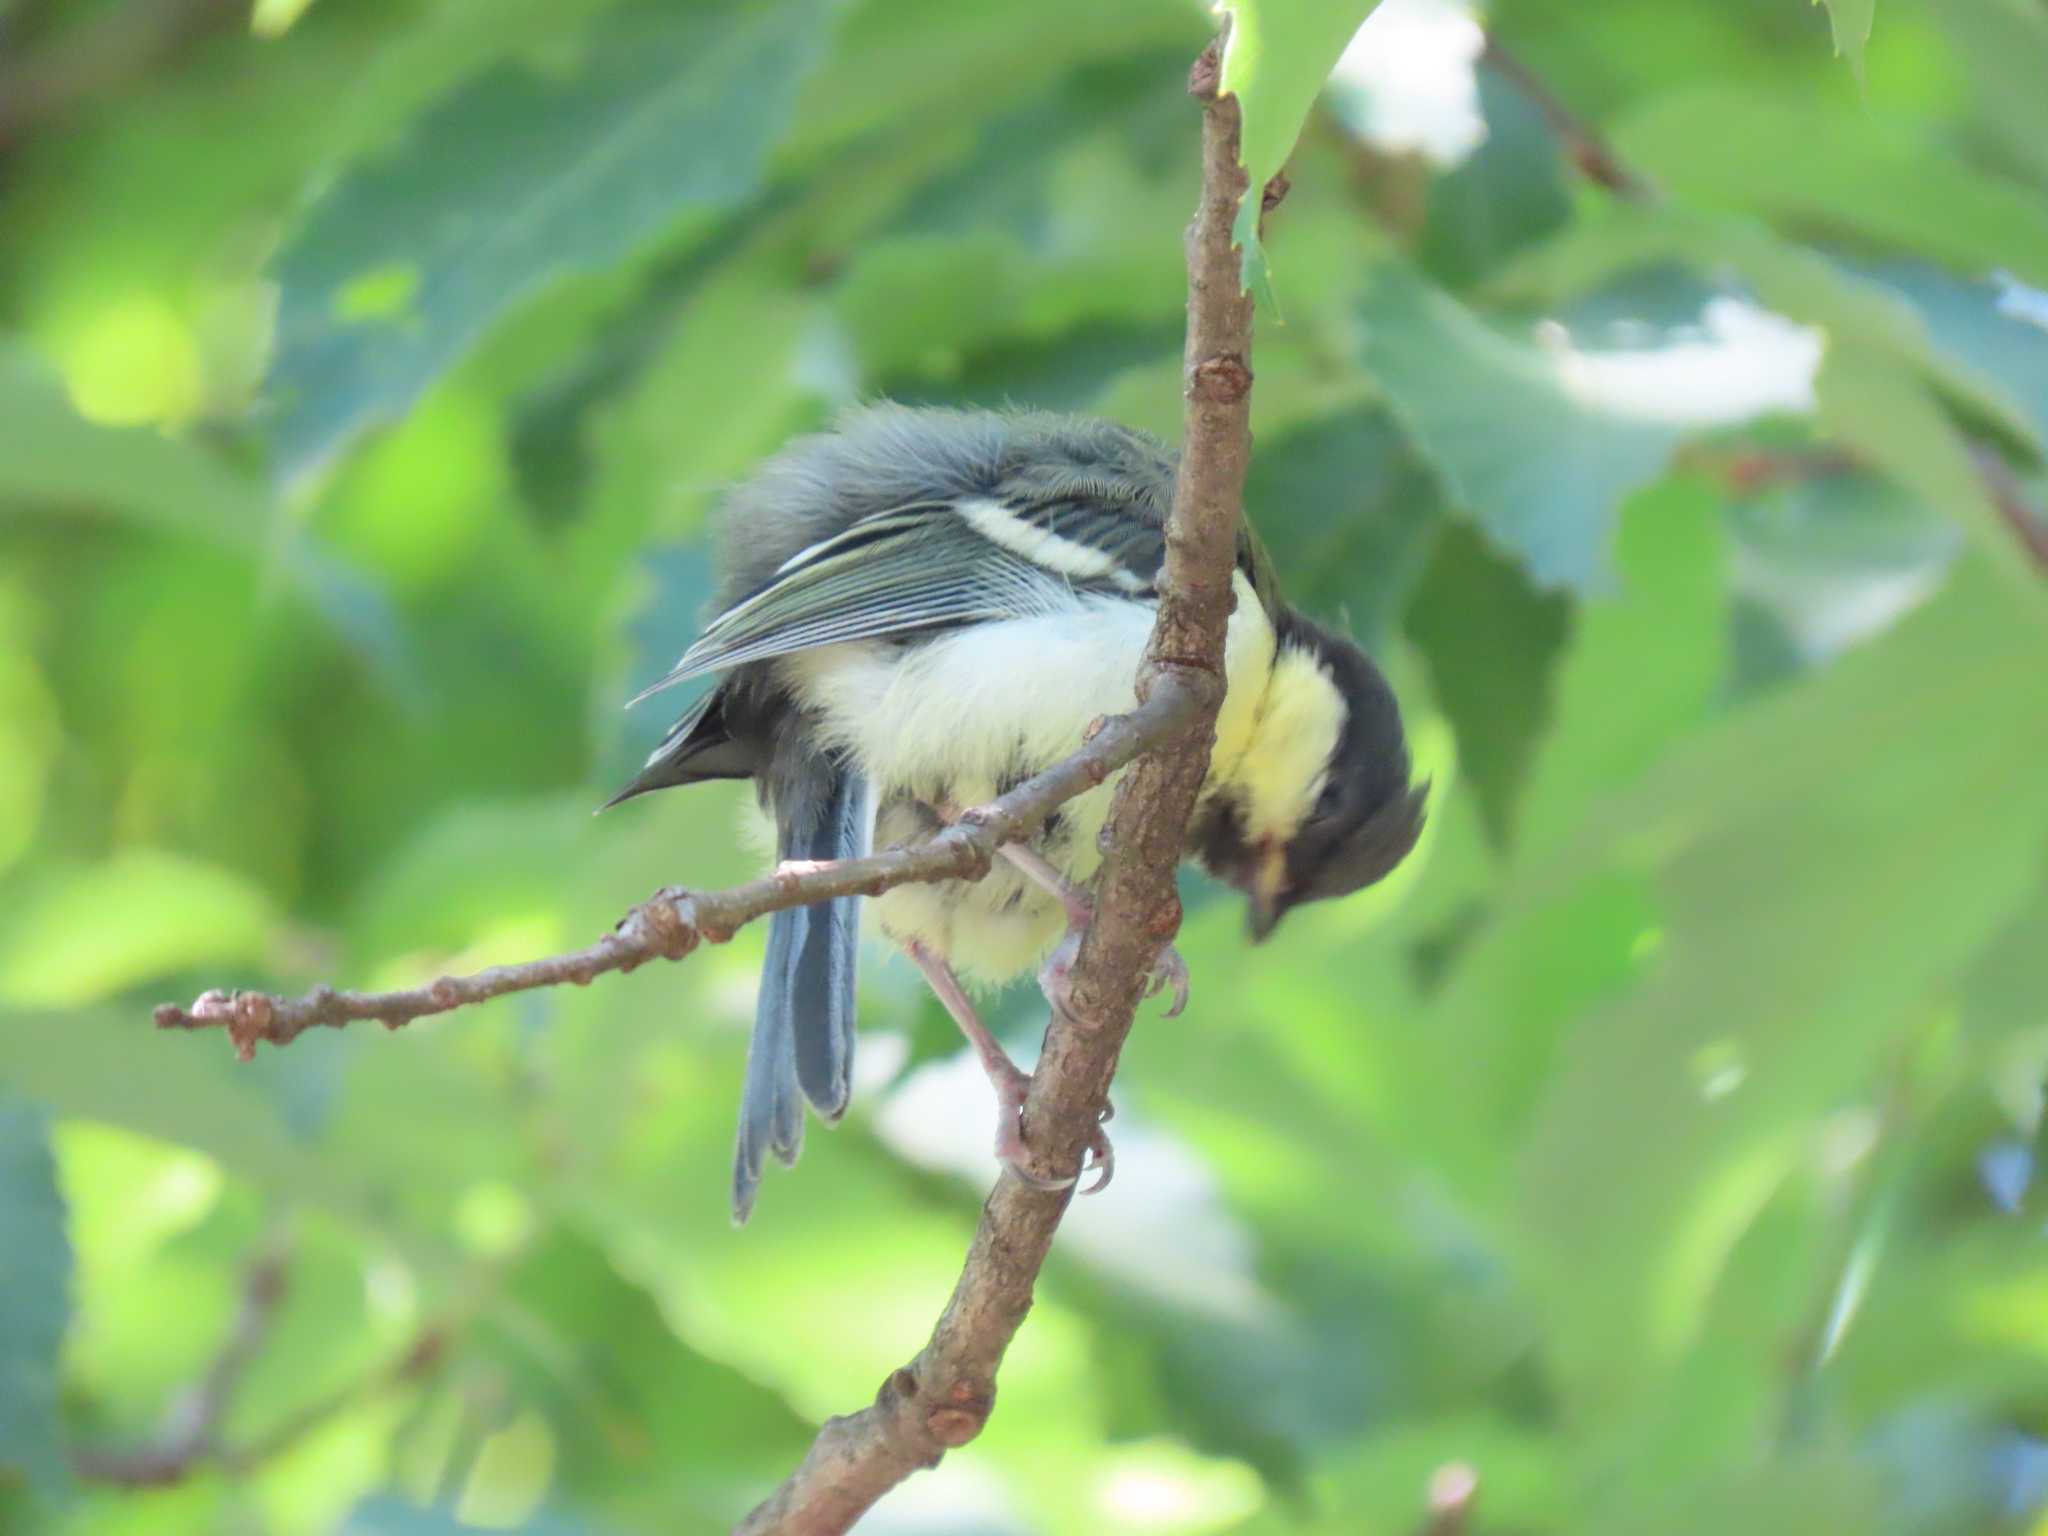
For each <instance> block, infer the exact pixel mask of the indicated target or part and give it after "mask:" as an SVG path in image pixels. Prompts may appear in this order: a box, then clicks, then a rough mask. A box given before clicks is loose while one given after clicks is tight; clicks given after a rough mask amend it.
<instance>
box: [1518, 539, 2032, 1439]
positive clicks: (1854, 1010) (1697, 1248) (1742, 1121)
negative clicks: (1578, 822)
mask: <svg viewBox="0 0 2048 1536" xmlns="http://www.w3.org/2000/svg"><path fill="white" fill-rule="evenodd" d="M2029 612H2030V610H2029V609H2028V608H2027V607H2026V605H2025V604H2024V603H2022V602H2021V601H2020V600H2018V599H2016V598H2015V597H2013V596H2012V595H2010V594H2009V593H2008V592H2007V591H2006V590H2005V589H2004V588H2002V587H2001V585H2000V584H1999V583H1998V582H1997V581H1996V580H1995V579H1994V578H1993V577H1992V576H1991V574H1990V573H1989V572H1988V571H1987V570H1986V569H1985V568H1984V566H1983V564H1982V563H1981V562H1970V563H1968V564H1966V565H1964V566H1962V567H1959V569H1958V571H1957V574H1956V575H1955V577H1954V578H1953V579H1952V580H1951V582H1950V584H1949V586H1948V588H1947V589H1946V590H1945V591H1944V592H1943V593H1942V595H1941V596H1940V597H1939V598H1938V599H1936V600H1935V601H1933V602H1931V603H1930V604H1929V605H1928V606H1926V607H1925V608H1924V609H1922V610H1921V611H1920V612H1918V613H1917V614H1915V615H1914V616H1913V617H1912V618H1910V619H1908V620H1907V621H1905V622H1904V623H1902V624H1901V625H1899V626H1898V627H1897V628H1896V629H1894V630H1893V631H1891V632H1890V633H1889V634H1887V635H1886V636H1885V637H1883V638H1882V639H1880V640H1878V641H1875V642H1873V643H1871V644H1869V645H1867V646H1865V647H1864V648H1862V649H1860V650H1858V651H1855V652H1852V653H1850V654H1849V655H1848V656H1846V657H1844V658H1843V659H1842V660H1841V661H1839V662H1837V663H1836V664H1835V665H1834V666H1833V667H1832V668H1830V669H1829V670H1828V671H1827V672H1825V673H1823V674H1820V675H1819V676H1817V677H1815V678H1814V679H1812V680H1811V681H1807V682H1802V683H1800V684H1798V685H1794V686H1789V687H1785V688H1781V689H1780V690H1779V691H1777V692H1776V693H1775V694H1773V695H1771V696H1769V698H1768V699H1767V700H1766V701H1764V702H1762V703H1760V704H1757V705H1754V706H1752V707H1750V708H1748V709H1746V710H1744V711H1742V712H1741V713H1739V714H1738V715H1736V716H1734V717H1732V718H1730V719H1728V720H1727V721H1726V722H1725V723H1724V724H1722V725H1721V726H1720V727H1719V728H1718V729H1715V730H1712V731H1710V732H1708V733H1707V734H1704V735H1702V736H1698V737H1696V738H1694V739H1693V740H1692V741H1691V742H1690V743H1688V744H1687V746H1686V747H1685V748H1684V749H1683V750H1681V751H1677V752H1674V753H1672V754H1670V755H1669V756H1667V757H1666V759H1665V760H1664V761H1663V762H1662V763H1661V764H1659V765H1658V767H1657V768H1656V769H1654V770H1653V771H1652V772H1651V773H1649V774H1648V775H1647V776H1645V777H1644V778H1642V779H1641V780H1640V781H1638V783H1637V785H1636V786H1635V787H1634V788H1633V789H1632V790H1630V791H1629V792H1628V793H1627V794H1626V795H1625V796H1623V797H1621V798H1619V799H1618V800H1617V799H1614V798H1611V797H1610V799H1609V800H1608V801H1607V802H1606V803H1605V804H1604V805H1602V806H1601V807H1600V808H1599V811H1598V814H1597V816H1596V817H1595V818H1593V819H1592V820H1591V821H1590V822H1589V830H1590V829H1597V830H1595V831H1593V832H1592V835H1591V837H1590V840H1589V841H1588V842H1587V843H1586V844H1584V845H1583V846H1582V853H1583V851H1584V849H1585V848H1590V847H1594V846H1597V847H1599V848H1602V849H1605V850H1607V855H1608V858H1609V860H1610V861H1619V862H1620V863H1621V864H1622V865H1624V866H1630V865H1633V866H1636V867H1644V866H1647V868H1648V869H1649V870H1650V871H1651V872H1652V874H1653V878H1654V883H1655V890H1656V897H1657V905H1658V908H1659V909H1660V914H1661V926H1660V929H1659V932H1658V935H1657V940H1656V943H1655V945H1654V947H1653V948H1651V949H1650V950H1648V951H1647V952H1646V953H1647V955H1648V957H1649V958H1650V962H1651V965H1650V970H1649V972H1648V975H1647V979H1646V980H1645V982H1644V984H1643V985H1641V986H1640V987H1638V988H1637V989H1636V990H1635V991H1633V992H1632V993H1631V994H1630V995H1629V996H1628V997H1627V998H1626V999H1625V1000H1624V1001H1621V1002H1619V1003H1617V1004H1616V1005H1615V1006H1612V1007H1610V1008H1607V1009H1605V1010H1602V1011H1599V1012H1595V1013H1593V1014H1592V1015H1591V1016H1590V1017H1589V1018H1587V1019H1586V1020H1585V1021H1584V1022H1583V1023H1582V1024H1581V1025H1580V1027H1579V1028H1578V1030H1577V1031H1576V1033H1575V1035H1574V1038H1573V1042H1572V1051H1571V1053H1570V1056H1569V1057H1568V1058H1567V1059H1565V1060H1564V1061H1563V1062H1562V1063H1561V1068H1562V1069H1561V1070H1560V1071H1559V1072H1558V1073H1557V1074H1556V1075H1555V1076H1554V1078H1553V1079H1552V1080H1551V1082H1550V1084H1549V1086H1548V1089H1547V1091H1546V1094H1545V1097H1544V1102H1543V1104H1542V1107H1541V1110H1540V1112H1539V1114H1538V1116H1537V1118H1536V1121H1535V1125H1534V1130H1533V1134H1532V1135H1531V1137H1530V1138H1529V1141H1528V1143H1527V1145H1526V1147H1525V1150H1524V1152H1523V1157H1522V1179H1521V1189H1520V1198H1519V1199H1518V1200H1517V1201H1516V1202H1515V1205H1514V1214H1515V1218H1516V1220H1517V1222H1518V1224H1519V1225H1520V1227H1521V1229H1522V1243H1523V1245H1524V1246H1525V1248H1526V1250H1527V1251H1528V1252H1529V1253H1530V1255H1531V1257H1532V1260H1533V1262H1532V1265H1531V1269H1530V1277H1531V1279H1532V1282H1533V1283H1535V1284H1536V1285H1537V1287H1538V1290H1539V1292H1540V1294H1541V1296H1542V1298H1543V1300H1542V1305H1543V1306H1544V1308H1545V1309H1546V1312H1547V1314H1548V1315H1549V1316H1550V1317H1551V1318H1552V1320H1553V1324H1554V1326H1555V1329H1556V1333H1555V1338H1556V1341H1557V1359H1558V1363H1559V1368H1560V1380H1561V1382H1562V1383H1563V1384H1564V1387H1565V1390H1566V1392H1567V1395H1568V1397H1570V1398H1572V1399H1573V1400H1576V1401H1581V1402H1591V1401H1596V1400H1597V1401H1602V1402H1614V1401H1625V1400H1626V1398H1625V1396H1624V1397H1622V1398H1619V1399H1618V1398H1617V1397H1616V1395H1615V1394H1616V1393H1617V1392H1623V1393H1625V1392H1626V1390H1627V1389H1629V1388H1631V1387H1643V1386H1646V1385H1647V1383H1649V1382H1650V1381H1653V1380H1654V1379H1655V1373H1656V1372H1657V1371H1658V1370H1659V1369H1662V1368H1669V1367H1670V1366H1671V1365H1672V1364H1673V1363H1674V1362H1675V1361H1676V1360H1678V1359H1679V1358H1680V1357H1681V1356H1683V1355H1684V1354H1685V1352H1686V1351H1688V1350H1689V1349H1690V1348H1691V1347H1692V1346H1693V1345H1694V1343H1695V1341H1697V1340H1698V1339H1699V1338H1700V1337H1701V1336H1700V1334H1699V1332H1698V1330H1699V1329H1700V1328H1701V1327H1702V1325H1703V1321H1704V1319H1705V1317H1706V1315H1707V1305H1708V1303H1709V1301H1710V1299H1711V1298H1712V1297H1713V1295H1714V1293H1715V1289H1716V1286H1717V1285H1718V1284H1719V1282H1720V1279H1721V1276H1722V1274H1723V1271H1724V1268H1725V1266H1726V1264H1727V1262H1728V1259H1729V1256H1730V1254H1731V1252H1732V1251H1733V1250H1734V1249H1735V1246H1736V1244H1737V1243H1738V1241H1739V1240H1740V1239H1741V1238H1742V1237H1743V1235H1744V1234H1745V1233H1746V1232H1747V1231H1748V1230H1750V1228H1751V1226H1752V1224H1753V1223H1754V1221H1755V1218H1756V1216H1757V1213H1758V1212H1759V1211H1760V1210H1762V1209H1763V1207H1764V1206H1765V1205H1766V1203H1767V1202H1768V1201H1769V1200H1770V1198H1771V1197H1772V1195H1773V1193H1774V1191H1775V1190H1776V1189H1777V1188H1778V1187H1779V1186H1780V1184H1781V1182H1782V1181H1783V1180H1784V1179H1785V1178H1787V1177H1788V1176H1789V1175H1790V1174H1791V1172H1792V1171H1793V1169H1794V1168H1795V1167H1796V1166H1797V1164H1798V1159H1799V1157H1800V1155H1801V1153H1800V1148H1801V1147H1802V1146H1804V1145H1806V1144H1807V1139H1808V1138H1810V1137H1811V1136H1812V1135H1813V1134H1815V1130H1816V1127H1817V1126H1818V1124H1819V1123H1820V1121H1821V1119H1822V1117H1823V1116H1825V1115H1826V1114H1828V1113H1829V1112H1831V1111H1832V1110H1834V1109H1835V1108H1837V1107H1838V1106H1839V1105H1840V1104H1841V1103H1842V1102H1844V1100H1845V1097H1846V1096H1847V1095H1849V1094H1852V1093H1854V1092H1856V1091H1857V1090H1858V1089H1859V1088H1861V1087H1863V1086H1864V1085H1866V1084H1867V1083H1868V1081H1869V1078H1870V1075H1871V1074H1872V1073H1873V1072H1874V1071H1875V1070H1876V1068H1877V1066H1878V1064H1879V1062H1880V1061H1881V1060H1882V1059H1883V1058H1884V1056H1885V1055H1886V1054H1887V1053H1888V1052H1889V1050H1890V1049H1891V1048H1892V1043H1893V1042H1894V1041H1895V1040H1896V1039H1897V1031H1898V1030H1899V1029H1900V1028H1901V1027H1902V1026H1903V1025H1904V1024H1905V1023H1906V1022H1907V1021H1908V1020H1909V1018H1910V1017H1912V1016H1913V1010H1914V1009H1915V1008H1916V1007H1917V1006H1922V1005H1923V1001H1922V1000H1923V999H1925V998H1926V997H1927V995H1928V993H1929V991H1930V989H1931V988H1933V987H1936V986H1938V985H1941V984H1943V983H1945V982H1946V981H1947V980H1948V979H1949V978H1950V977H1952V976H1953V975H1954V974H1955V973H1956V972H1957V970H1958V969H1959V968H1960V967H1961V966H1962V965H1964V964H1965V963H1966V962H1967V961H1968V960H1969V959H1970V958H1971V957H1972V956H1973V955H1974V954H1975V953H1976V952H1977V951H1978V950H1979V949H1981V947H1982V946H1983V945H1984V943H1985V942H1986V941H1987V940H1988V939H1989V938H1990V937H1991V936H1993V935H1994V934H1995V933H1996V932H1997V931H1998V930H1999V929H2000V928H2001V927H2002V925H2003V924H2004V923H2005V921H2006V919H2007V917H2008V915H2009V914H2010V913H2011V912H2012V911H2013V909H2014V908H2015V907H2016V906H2017V905H2018V903H2019V902H2020V901H2021V900H2022V899H2023V898H2024V897H2025V896H2026V895H2027V894H2028V893H2029V892H2030V891H2031V890H2032V889H2033V886H2034V884H2035V882H2036V881H2037V880H2038V877H2039V861H2040V850H2041V848H2042V846H2043V843H2044V839H2048V778H2044V776H2043V775H2042V774H2041V772H2040V769H2039V765H2040V762H2041V758H2042V754H2043V753H2044V752H2048V684H2044V682H2043V679H2044V677H2048V672H2044V669H2043V667H2042V665H2041V659H2042V655H2043V652H2044V649H2048V647H2044V644H2043V641H2042V639H2041V638H2040V636H2039V634H2038V632H2037V631H2036V630H2034V629H2033V628H2032V626H2031V625H2030V623H2029V622H2028V613H2029ZM1991 720H1997V721H1999V722H2001V724H2000V726H1999V728H1998V729H1996V730H1988V729H1987V728H1986V722H1987V721H1991ZM1575 867H1579V868H1583V867H1584V865H1583V864H1582V863H1580V862H1579V860H1577V859H1574V858H1572V857H1569V856H1567V857H1553V858H1551V859H1548V860H1545V861H1544V862H1543V864H1542V866H1541V867H1539V868H1536V869H1533V870H1532V871H1531V872H1530V877H1529V880H1528V882H1527V883H1526V887H1525V888H1527V889H1531V890H1540V889H1543V888H1545V887H1546V886H1547V885H1549V884H1551V883H1553V882H1555V881H1556V880H1557V879H1558V878H1559V876H1560V875H1561V874H1564V873H1566V872H1568V871H1570V870H1571V869H1573V868H1575ZM1768 1353H1769V1361H1768V1362H1767V1365H1765V1364H1760V1365H1759V1367H1758V1368H1759V1369H1764V1368H1767V1369H1768V1370H1769V1371H1771V1372H1776V1371H1778V1370H1779V1369H1781V1367H1780V1366H1779V1365H1778V1364H1777V1363H1776V1362H1777V1354H1776V1351H1775V1349H1772V1350H1770V1351H1769V1352H1768Z"/></svg>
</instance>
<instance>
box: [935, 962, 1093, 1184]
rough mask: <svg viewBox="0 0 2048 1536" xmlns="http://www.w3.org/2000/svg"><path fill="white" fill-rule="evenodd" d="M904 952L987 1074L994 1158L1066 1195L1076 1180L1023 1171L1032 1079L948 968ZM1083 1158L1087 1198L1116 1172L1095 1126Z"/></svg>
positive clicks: (1022, 1176) (1027, 1179) (1021, 1175)
mask: <svg viewBox="0 0 2048 1536" xmlns="http://www.w3.org/2000/svg"><path fill="white" fill-rule="evenodd" d="M903 951H904V953H905V954H907V955H909V956H910V958H911V959H912V960H913V961H914V962H915V963H916V965H917V968H918V969H919V970H920V971H923V972H924V979H925V980H926V981H928V982H930V983H931V988H932V991H933V992H934V993H935V994H936V995H937V997H938V999H939V1001H940V1002H941V1003H943V1004H945V1005H946V1012H948V1013H950V1014H951V1015H952V1016H953V1022H954V1023H955V1024H958V1025H959V1026H960V1033H961V1034H963V1035H965V1036H966V1037H967V1043H968V1044H969V1045H970V1046H972V1047H973V1048H974V1054H975V1056H976V1058H977V1059H978V1060H979V1061H980V1062H981V1070H982V1071H983V1072H985V1073H987V1074H988V1081H989V1086H990V1087H991V1088H993V1089H995V1092H996V1156H997V1158H998V1159H1000V1160H1001V1161H1002V1162H1003V1163H1005V1164H1006V1165H1007V1166H1008V1167H1009V1169H1010V1171H1011V1172H1012V1173H1014V1174H1016V1175H1017V1177H1018V1178H1020V1179H1022V1180H1023V1181H1024V1182H1025V1183H1027V1184H1030V1185H1032V1186H1034V1187H1036V1188H1038V1189H1065V1188H1066V1187H1067V1186H1068V1185H1070V1184H1072V1183H1073V1182H1074V1181H1075V1179H1077V1178H1079V1177H1080V1175H1079V1174H1075V1175H1072V1176H1071V1177H1068V1178H1064V1179H1048V1178H1045V1177H1044V1176H1042V1175H1040V1174H1036V1173H1033V1172H1032V1171H1031V1169H1030V1167H1029V1166H1028V1159H1029V1158H1030V1155H1031V1149H1030V1148H1029V1147H1027V1146H1025V1144H1024V1096H1025V1095H1026V1094H1027V1093H1029V1092H1030V1090H1031V1074H1030V1073H1028V1072H1026V1071H1025V1070H1024V1069H1023V1068H1022V1067H1020V1066H1018V1065H1017V1063H1015V1062H1014V1061H1012V1060H1010V1057H1009V1053H1008V1052H1007V1051H1005V1050H1004V1049H1003V1047H1002V1043H1001V1042H1000V1041H998V1040H997V1039H996V1037H995V1036H994V1035H993V1034H991V1033H989V1027H988V1026H987V1025H986V1024H984V1023H982V1021H981V1014H980V1012H979V1011H977V1010H976V1008H975V1006H974V1001H973V999H971V998H970V997H968V995H967V989H966V988H964V987H962V986H961V985H960V978H959V977H957V976H955V975H954V974H953V968H952V967H951V966H950V965H948V964H946V962H945V961H944V960H941V959H940V958H939V957H938V956H937V955H935V954H933V953H932V952H931V951H930V950H929V949H927V948H926V947H925V946H924V945H922V944H920V943H918V942H917V941H916V940H915V939H910V940H906V941H904V944H903ZM1104 1118H1107V1116H1105V1117H1104ZM1088 1155H1089V1157H1090V1159H1091V1160H1092V1161H1091V1163H1090V1164H1089V1165H1088V1166H1092V1167H1093V1168H1094V1169H1095V1170H1096V1174H1095V1182H1094V1183H1093V1184H1091V1185H1089V1186H1088V1188H1087V1189H1086V1190H1085V1191H1083V1193H1085V1194H1091V1195H1092V1194H1094V1193H1095V1191H1097V1190H1098V1189H1101V1188H1102V1187H1103V1185H1105V1184H1107V1183H1108V1182H1109V1181H1110V1177H1111V1175H1112V1174H1113V1173H1114V1172H1115V1171H1116V1153H1115V1151H1114V1150H1113V1149H1112V1148H1111V1146H1110V1144H1109V1136H1108V1134H1107V1133H1106V1132H1105V1131H1104V1130H1103V1129H1102V1127H1101V1126H1100V1125H1098V1126H1096V1127H1095V1131H1094V1134H1093V1136H1092V1137H1091V1139H1090V1140H1089V1143H1088ZM1083 1171H1085V1168H1084V1170H1083Z"/></svg>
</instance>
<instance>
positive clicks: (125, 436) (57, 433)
mask: <svg viewBox="0 0 2048 1536" xmlns="http://www.w3.org/2000/svg"><path fill="white" fill-rule="evenodd" d="M8 511H23V512H67V513H68V512H84V513H88V514H93V515H97V516H102V517H119V518H127V519H131V520H133V521H135V522H138V523H143V524H146V525H149V526H153V527H161V528H167V529H171V530H174V531H176V532H179V533H187V534H195V535H197V536H199V537H201V538H204V539H208V540H210V541H213V542H215V543H220V544H225V545H229V546H232V547H235V548H239V549H249V548H260V547H261V546H262V544H263V540H264V537H265V528H266V526H267V512H266V508H265V496H264V494H263V491H262V488H261V486H260V485H259V484H258V483H257V482H255V481H253V480H251V479H250V478H248V477H246V476H243V475H239V474H236V473H235V472H234V471H233V470H231V469H229V468H228V467H227V466H226V465H225V464H223V463H222V462H220V461H219V460H218V459H216V458H215V457H214V456H213V455H212V454H210V453H207V452H206V451H205V450H204V449H202V448H200V447H198V446H197V445H196V444H193V443H190V442H180V441H178V440H177V439H175V438H171V437H167V436H165V435H164V434H163V433H161V432H157V431H153V430H150V429H148V428H140V427H102V426H96V425H94V424H93V423H92V422H89V421H87V420H86V419H85V418H84V417H82V416H80V415H79V414H78V413H77V412H76V411H75V410H73V409H72V408H71V403H70V401H68V400H67V399H66V398H65V397H64V389H63V386H62V384H60V383H59V382H58V380H57V379H56V378H55V377H54V376H53V375H52V374H51V372H50V371H49V370H48V369H47V368H45V367H44V366H42V364H41V363H40V362H39V361H38V360H37V359H36V358H34V357H32V356H31V355H30V354H28V353H27V352H26V351H23V350H21V349H20V348H17V347H14V346H10V345H6V344H4V343H0V516H4V514H5V513H6V512H8Z"/></svg>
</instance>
